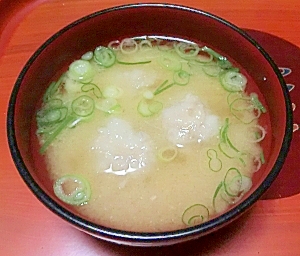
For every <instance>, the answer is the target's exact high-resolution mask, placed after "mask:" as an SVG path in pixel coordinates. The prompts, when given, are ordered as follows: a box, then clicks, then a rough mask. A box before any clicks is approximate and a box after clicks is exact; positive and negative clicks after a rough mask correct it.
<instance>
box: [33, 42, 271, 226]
mask: <svg viewBox="0 0 300 256" xmlns="http://www.w3.org/2000/svg"><path fill="white" fill-rule="evenodd" d="M260 100H261V99H258V96H257V94H255V93H254V92H249V91H248V90H247V78H246V76H245V74H244V75H243V74H241V73H240V71H239V70H238V69H237V68H236V67H235V66H234V65H233V64H232V63H231V62H230V61H229V60H228V59H227V58H225V57H224V56H221V55H220V54H219V53H217V52H215V51H213V50H212V49H210V48H208V47H206V46H199V45H196V44H192V43H186V42H177V41H167V40H158V39H153V38H152V39H149V38H144V39H136V40H134V39H124V40H123V41H121V42H117V41H116V42H112V43H111V44H110V45H109V47H98V48H96V49H93V50H92V51H91V52H88V53H86V54H85V55H83V56H82V58H81V59H80V60H76V61H74V62H73V63H72V64H71V65H70V68H69V70H68V71H67V72H65V73H64V74H63V75H62V77H61V78H60V79H59V80H58V81H56V82H53V83H52V84H51V85H50V87H49V89H48V90H47V92H46V94H45V96H44V99H43V106H42V107H41V109H40V110H39V111H38V113H37V123H38V130H37V134H38V138H39V141H40V144H41V153H42V154H44V155H45V158H46V162H47V166H48V170H49V175H50V176H51V179H53V184H54V190H55V193H56V195H57V196H58V197H59V198H60V199H61V200H62V201H64V202H65V203H68V204H71V205H74V208H75V209H76V211H77V212H78V214H80V215H82V216H85V217H87V218H88V219H90V220H92V221H94V222H96V223H98V224H100V225H103V226H106V227H110V228H116V229H122V230H128V231H137V232H157V231H171V230H175V229H181V228H186V227H189V226H193V225H196V224H200V223H202V222H204V221H207V220H209V219H211V218H213V217H214V216H216V215H218V214H220V213H222V212H224V211H225V210H226V209H227V208H228V207H230V206H231V205H232V204H235V203H236V202H238V201H239V200H241V198H242V196H243V195H244V194H245V193H246V192H247V191H248V190H249V189H250V188H251V186H252V181H251V178H252V176H253V174H254V172H256V171H259V169H260V167H261V165H262V164H263V163H264V156H263V149H262V147H261V145H260V144H261V141H262V140H263V139H264V138H265V136H268V134H267V131H268V129H267V127H265V126H263V125H260V122H259V118H260V116H261V115H267V113H265V112H266V109H265V107H264V106H263V104H261V101H260Z"/></svg>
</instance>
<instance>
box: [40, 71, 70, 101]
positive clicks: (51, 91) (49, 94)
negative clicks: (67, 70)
mask: <svg viewBox="0 0 300 256" xmlns="http://www.w3.org/2000/svg"><path fill="white" fill-rule="evenodd" d="M65 76H66V75H65V74H63V75H62V76H61V77H60V78H59V79H58V80H57V81H56V82H55V81H53V82H52V83H51V84H50V85H49V87H48V88H47V90H46V92H45V94H44V96H43V102H44V103H45V102H47V101H49V100H51V99H52V98H53V97H54V95H55V94H56V93H57V91H58V89H59V87H60V86H61V85H62V83H63V82H64V80H65Z"/></svg>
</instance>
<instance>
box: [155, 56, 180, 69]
mask: <svg viewBox="0 0 300 256" xmlns="http://www.w3.org/2000/svg"><path fill="white" fill-rule="evenodd" d="M159 63H160V64H161V65H162V66H163V67H164V68H166V69H169V70H172V71H178V70H181V62H180V61H179V60H178V58H175V57H174V55H172V54H169V53H168V52H165V53H164V54H163V55H161V57H160V58H159Z"/></svg>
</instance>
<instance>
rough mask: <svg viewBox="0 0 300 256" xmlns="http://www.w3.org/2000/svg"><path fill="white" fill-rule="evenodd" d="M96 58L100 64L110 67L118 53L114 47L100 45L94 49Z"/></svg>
mask: <svg viewBox="0 0 300 256" xmlns="http://www.w3.org/2000/svg"><path fill="white" fill-rule="evenodd" d="M94 60H95V61H96V63H98V64H99V65H100V66H103V67H105V68H109V67H111V66H112V65H114V64H115V62H116V55H115V53H114V51H113V50H112V49H110V48H107V47H104V46H98V47H97V48H96V49H95V50H94Z"/></svg>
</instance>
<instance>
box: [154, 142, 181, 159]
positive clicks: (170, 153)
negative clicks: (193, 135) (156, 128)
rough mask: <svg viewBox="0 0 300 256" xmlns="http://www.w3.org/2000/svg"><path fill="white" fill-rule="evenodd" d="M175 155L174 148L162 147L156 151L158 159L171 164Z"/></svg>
mask: <svg viewBox="0 0 300 256" xmlns="http://www.w3.org/2000/svg"><path fill="white" fill-rule="evenodd" d="M177 153H178V150H177V147H175V146H169V147H163V148H160V149H159V150H158V158H159V159H160V160H162V161H164V162H171V161H173V160H174V159H175V158H176V156H177Z"/></svg>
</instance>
